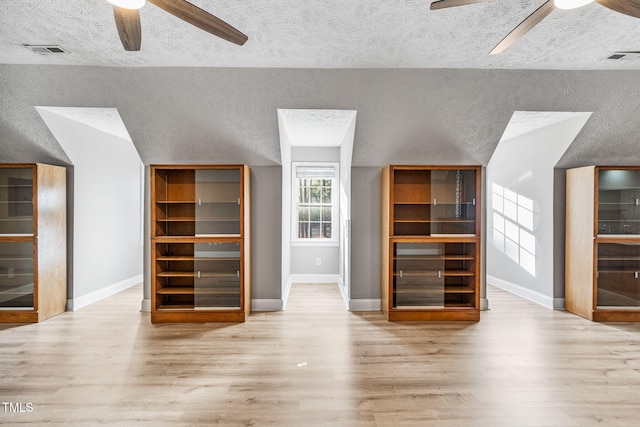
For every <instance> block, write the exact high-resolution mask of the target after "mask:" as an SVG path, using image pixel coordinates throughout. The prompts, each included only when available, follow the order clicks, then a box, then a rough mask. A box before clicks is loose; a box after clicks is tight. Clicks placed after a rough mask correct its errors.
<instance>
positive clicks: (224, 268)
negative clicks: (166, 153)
mask: <svg viewBox="0 0 640 427" xmlns="http://www.w3.org/2000/svg"><path fill="white" fill-rule="evenodd" d="M150 173H151V223H152V232H151V240H152V245H151V246H152V248H151V257H152V262H151V276H152V293H151V305H152V309H151V321H152V322H244V321H245V320H246V318H247V316H248V315H249V313H250V312H251V296H250V289H251V287H250V282H251V280H250V278H251V270H250V246H249V245H250V227H249V224H250V222H249V209H250V206H249V201H250V193H249V184H250V170H249V168H248V167H247V166H244V165H221V166H204V165H197V166H193V165H192V166H176V165H157V166H151V171H150Z"/></svg>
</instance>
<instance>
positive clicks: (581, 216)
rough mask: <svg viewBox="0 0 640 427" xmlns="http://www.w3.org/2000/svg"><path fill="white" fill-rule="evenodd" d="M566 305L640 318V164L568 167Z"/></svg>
mask: <svg viewBox="0 0 640 427" xmlns="http://www.w3.org/2000/svg"><path fill="white" fill-rule="evenodd" d="M566 178H567V179H566V186H567V191H566V193H567V201H566V203H567V209H566V215H567V217H566V255H565V260H566V266H565V305H566V309H567V311H570V312H572V313H575V314H578V315H580V316H582V317H584V318H586V319H589V320H593V321H606V322H614V321H622V322H626V321H635V322H637V321H640V226H639V224H640V167H639V166H629V167H620V166H615V167H613V166H611V167H605V166H586V167H581V168H574V169H569V170H567V176H566Z"/></svg>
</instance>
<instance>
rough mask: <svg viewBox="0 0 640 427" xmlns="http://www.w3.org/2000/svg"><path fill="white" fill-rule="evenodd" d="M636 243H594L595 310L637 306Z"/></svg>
mask: <svg viewBox="0 0 640 427" xmlns="http://www.w3.org/2000/svg"><path fill="white" fill-rule="evenodd" d="M639 277H640V244H631V243H629V244H626V243H599V244H598V295H597V306H598V307H640V278H639Z"/></svg>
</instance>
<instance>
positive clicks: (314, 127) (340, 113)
mask: <svg viewBox="0 0 640 427" xmlns="http://www.w3.org/2000/svg"><path fill="white" fill-rule="evenodd" d="M278 114H279V116H280V119H281V121H282V126H284V127H285V130H286V132H287V135H288V136H289V143H290V144H291V146H292V147H340V146H341V145H342V143H343V142H344V138H345V135H346V134H347V130H348V129H349V125H350V124H351V123H352V122H353V120H354V119H355V116H356V112H355V111H349V110H313V109H307V110H283V109H279V110H278Z"/></svg>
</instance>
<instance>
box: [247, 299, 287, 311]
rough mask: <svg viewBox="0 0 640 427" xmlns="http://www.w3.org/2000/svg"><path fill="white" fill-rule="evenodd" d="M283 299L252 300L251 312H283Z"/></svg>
mask: <svg viewBox="0 0 640 427" xmlns="http://www.w3.org/2000/svg"><path fill="white" fill-rule="evenodd" d="M282 306H283V304H282V300H281V299H252V300H251V311H252V312H254V311H281V310H282Z"/></svg>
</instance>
